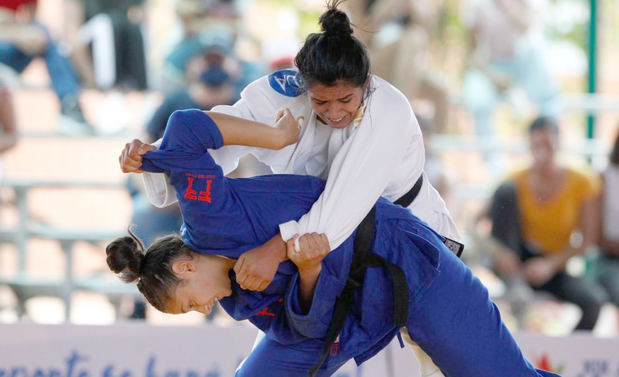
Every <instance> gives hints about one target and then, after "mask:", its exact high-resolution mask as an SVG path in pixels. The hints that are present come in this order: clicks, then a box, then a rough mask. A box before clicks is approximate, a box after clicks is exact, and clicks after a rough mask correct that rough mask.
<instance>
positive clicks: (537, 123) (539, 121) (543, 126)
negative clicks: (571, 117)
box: [529, 116, 559, 135]
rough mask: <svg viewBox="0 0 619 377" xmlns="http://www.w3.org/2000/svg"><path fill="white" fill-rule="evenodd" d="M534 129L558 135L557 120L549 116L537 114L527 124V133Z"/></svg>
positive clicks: (534, 130)
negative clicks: (529, 123)
mask: <svg viewBox="0 0 619 377" xmlns="http://www.w3.org/2000/svg"><path fill="white" fill-rule="evenodd" d="M536 131H548V132H552V133H553V134H555V135H559V121H558V120H557V119H556V118H554V117H551V116H539V117H537V118H535V120H534V121H533V122H532V123H531V125H530V126H529V135H530V134H532V133H533V132H536Z"/></svg>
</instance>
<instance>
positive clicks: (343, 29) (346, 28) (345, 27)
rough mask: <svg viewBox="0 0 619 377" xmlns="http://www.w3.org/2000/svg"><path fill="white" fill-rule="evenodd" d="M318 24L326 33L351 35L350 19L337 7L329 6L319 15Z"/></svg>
mask: <svg viewBox="0 0 619 377" xmlns="http://www.w3.org/2000/svg"><path fill="white" fill-rule="evenodd" d="M319 22H320V26H321V27H322V31H324V32H325V34H327V35H334V36H336V35H343V36H351V35H352V33H353V30H352V28H351V27H350V20H349V19H348V16H347V15H346V13H344V12H342V11H341V10H339V9H336V8H331V9H329V10H328V11H327V12H325V13H323V14H322V16H320V21H319Z"/></svg>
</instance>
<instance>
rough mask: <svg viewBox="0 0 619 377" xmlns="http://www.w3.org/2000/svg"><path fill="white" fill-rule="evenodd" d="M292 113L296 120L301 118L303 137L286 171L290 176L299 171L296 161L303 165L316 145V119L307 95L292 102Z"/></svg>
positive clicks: (300, 138)
mask: <svg viewBox="0 0 619 377" xmlns="http://www.w3.org/2000/svg"><path fill="white" fill-rule="evenodd" d="M290 112H292V115H293V116H294V117H295V118H298V119H299V117H301V118H300V119H299V123H300V124H301V135H300V136H299V141H298V142H297V144H296V145H295V148H294V151H293V152H292V155H291V156H290V159H289V160H288V163H287V164H286V168H285V169H284V172H285V173H288V174H292V173H295V172H298V171H299V170H295V167H296V165H297V163H296V161H299V162H300V163H301V164H303V163H304V160H305V159H304V157H306V156H307V155H308V154H309V152H310V151H311V149H312V145H313V144H314V132H313V128H314V124H313V122H314V120H313V118H315V117H314V114H313V112H312V108H311V106H310V104H309V101H308V100H307V94H305V95H301V96H298V97H296V98H295V99H293V100H292V101H291V102H290Z"/></svg>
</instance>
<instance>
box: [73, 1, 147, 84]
mask: <svg viewBox="0 0 619 377" xmlns="http://www.w3.org/2000/svg"><path fill="white" fill-rule="evenodd" d="M64 6H65V15H66V17H65V20H66V22H65V34H66V39H67V40H68V41H69V43H70V45H71V46H72V52H73V58H74V61H75V63H76V67H77V68H78V71H79V72H80V74H81V75H82V78H83V80H84V81H85V82H86V83H88V84H89V85H91V86H96V87H97V88H99V89H103V90H107V89H111V88H113V87H115V86H121V87H126V88H129V89H136V90H144V89H147V87H148V82H147V81H148V80H147V64H146V54H145V44H144V43H145V37H144V32H143V24H144V21H145V16H144V0H66V1H65V4H64ZM89 47H90V48H89Z"/></svg>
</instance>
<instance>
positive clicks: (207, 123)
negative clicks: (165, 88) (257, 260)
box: [141, 110, 441, 366]
mask: <svg viewBox="0 0 619 377" xmlns="http://www.w3.org/2000/svg"><path fill="white" fill-rule="evenodd" d="M222 145H223V139H222V136H221V133H220V132H219V129H218V128H217V126H216V125H215V123H214V122H213V121H212V120H211V118H210V117H209V116H208V115H207V114H205V113H204V112H202V111H199V110H183V111H177V112H175V113H174V114H173V115H172V116H171V117H170V119H169V121H168V126H167V128H166V131H165V134H164V137H163V141H162V143H161V146H160V148H159V150H157V151H151V152H148V153H147V154H146V155H145V156H144V162H143V165H142V167H141V169H142V170H145V171H150V172H164V173H166V175H167V176H168V177H169V180H170V183H171V184H172V185H173V186H174V188H175V189H176V192H177V197H178V202H179V204H180V208H181V212H182V215H183V219H184V225H183V227H182V229H181V235H182V236H183V237H184V241H185V243H186V245H187V246H188V247H190V248H191V249H193V250H195V251H196V252H199V253H207V254H217V255H223V256H227V257H230V258H238V257H239V256H240V255H241V254H242V253H244V252H245V251H247V250H250V249H252V248H254V247H257V246H260V245H262V244H263V243H264V242H266V241H267V240H269V239H270V238H272V237H273V236H275V235H276V234H277V233H278V231H279V230H278V225H279V224H281V223H283V222H286V221H288V220H292V219H298V218H299V217H301V216H302V215H303V214H305V213H306V212H308V211H309V209H310V208H311V206H312V204H313V203H314V202H315V201H316V199H317V198H318V197H319V195H320V194H321V192H322V190H323V188H324V181H323V180H321V179H318V178H315V177H311V176H299V175H268V176H261V177H254V178H228V177H225V176H223V173H222V170H221V168H220V167H219V166H218V165H217V164H216V163H215V162H214V160H213V159H212V158H211V156H210V155H209V153H208V149H216V148H219V147H221V146H222ZM355 235H356V232H355V233H353V235H351V236H350V237H349V238H348V239H347V240H346V241H345V242H344V243H343V244H342V245H341V246H340V247H338V248H337V249H335V250H333V251H331V253H330V254H329V255H328V256H327V257H326V258H325V259H324V260H323V262H322V264H323V268H322V272H321V274H320V277H319V278H318V281H317V284H316V288H315V291H314V298H313V302H312V304H311V307H310V309H309V312H307V313H302V312H301V310H300V305H299V300H298V291H297V284H298V272H297V270H296V267H295V266H294V265H293V264H292V263H291V262H290V261H286V262H283V263H282V264H281V265H280V266H279V268H278V271H277V274H276V276H275V278H274V280H273V282H272V283H271V284H270V285H269V286H268V287H267V289H266V290H265V291H263V292H253V291H246V290H243V289H241V288H240V287H239V286H238V285H237V284H236V280H235V277H234V272H232V271H231V272H230V275H231V276H230V277H231V281H232V287H233V293H232V295H231V296H229V297H225V298H223V299H222V300H220V304H221V306H222V307H223V308H224V310H226V312H228V314H229V315H230V316H232V317H233V318H234V319H236V320H244V319H248V320H249V321H250V322H252V323H253V324H254V325H255V326H257V327H258V328H260V329H261V330H262V331H264V332H265V333H266V335H267V336H268V337H270V338H272V339H274V340H276V341H277V342H279V343H281V344H284V345H292V344H295V345H297V346H303V344H307V345H308V346H311V347H315V346H316V344H320V342H321V338H323V337H324V336H325V334H326V332H327V328H328V326H329V323H330V321H331V316H332V313H333V307H334V303H335V300H336V298H337V297H338V296H339V294H340V293H341V291H342V289H343V288H344V286H345V284H346V280H347V277H348V272H349V269H350V264H351V261H352V255H353V240H354V237H355ZM411 241H413V242H411ZM417 244H419V245H421V246H422V247H417V246H416V245H417ZM440 244H441V240H440V239H439V238H438V236H437V235H436V234H435V233H434V232H433V231H432V230H431V229H430V228H428V227H427V226H426V225H425V224H424V223H423V222H421V220H418V219H417V218H415V217H414V216H413V215H412V214H411V213H410V212H409V211H408V210H407V209H405V208H403V207H400V206H396V205H393V204H391V203H390V202H389V201H387V200H385V199H382V198H381V199H379V201H378V202H377V205H376V236H375V240H374V252H375V253H377V254H379V255H380V256H382V257H384V258H385V259H387V260H389V261H390V262H392V263H394V264H396V265H398V266H400V268H402V270H403V271H404V272H405V275H406V278H407V284H408V287H409V302H410V303H414V298H415V297H418V296H420V295H421V294H422V293H423V290H424V287H426V286H427V285H429V283H430V282H431V281H432V279H433V278H434V276H435V275H436V274H437V270H436V265H437V263H438V251H437V249H438V247H439V246H438V245H440ZM402 251H405V253H406V255H403V254H404V253H402ZM398 331H399V329H398V328H395V326H394V325H393V293H392V286H391V282H390V279H389V276H388V274H387V273H386V271H383V270H382V269H381V268H369V269H368V270H367V273H366V277H365V280H364V286H363V288H362V289H361V292H360V294H359V295H357V296H356V297H355V305H354V309H353V312H352V313H351V315H349V317H348V318H347V320H346V322H345V324H344V327H343V329H342V332H341V333H340V337H339V345H338V350H337V353H332V354H331V356H330V357H329V359H328V360H327V361H326V363H325V365H327V366H328V365H329V364H331V363H336V362H341V360H344V359H349V358H351V357H354V358H355V360H356V361H357V363H358V364H360V363H362V362H363V361H365V360H367V359H369V358H371V357H372V356H373V355H375V354H376V353H377V352H379V351H380V350H381V349H382V348H383V347H385V346H386V345H387V344H388V343H389V342H390V341H391V339H393V337H394V336H395V335H396V334H397V333H398Z"/></svg>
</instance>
